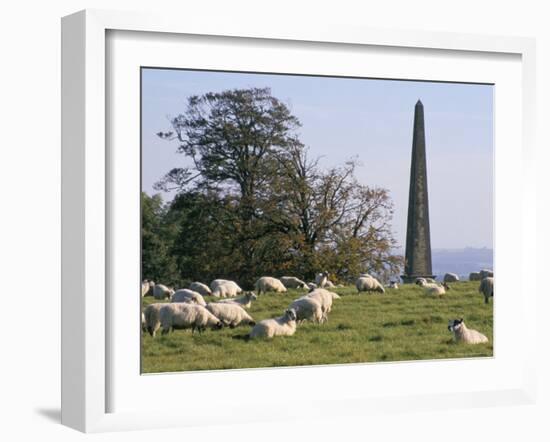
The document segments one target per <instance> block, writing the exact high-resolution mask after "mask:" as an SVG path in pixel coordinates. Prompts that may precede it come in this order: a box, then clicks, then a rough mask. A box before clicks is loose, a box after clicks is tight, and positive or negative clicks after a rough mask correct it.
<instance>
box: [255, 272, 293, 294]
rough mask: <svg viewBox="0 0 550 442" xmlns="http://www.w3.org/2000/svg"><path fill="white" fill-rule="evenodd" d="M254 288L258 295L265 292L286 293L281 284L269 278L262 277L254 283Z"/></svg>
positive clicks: (275, 279)
mask: <svg viewBox="0 0 550 442" xmlns="http://www.w3.org/2000/svg"><path fill="white" fill-rule="evenodd" d="M255 287H256V291H257V292H258V294H260V295H261V294H262V293H267V292H275V293H284V292H286V287H285V286H284V285H283V283H282V282H281V281H280V280H278V279H277V278H272V277H271V276H262V277H261V278H260V279H258V280H257V281H256V284H255Z"/></svg>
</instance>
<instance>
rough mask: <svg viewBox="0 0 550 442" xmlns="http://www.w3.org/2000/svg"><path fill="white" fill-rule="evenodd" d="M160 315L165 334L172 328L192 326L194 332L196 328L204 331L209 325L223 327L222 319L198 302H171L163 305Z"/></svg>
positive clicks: (215, 327)
mask: <svg viewBox="0 0 550 442" xmlns="http://www.w3.org/2000/svg"><path fill="white" fill-rule="evenodd" d="M159 316H160V325H161V327H162V334H163V335H165V334H166V333H169V332H170V330H181V329H187V328H190V329H191V332H192V333H195V330H198V331H199V333H202V332H203V331H204V330H206V328H207V327H209V328H212V329H220V328H222V327H223V323H222V321H220V320H219V319H218V318H217V317H216V316H214V315H213V314H212V313H210V312H209V311H208V310H207V309H206V308H205V307H203V306H202V305H197V304H188V303H184V302H174V303H169V304H166V305H164V306H163V307H161V309H160V311H159Z"/></svg>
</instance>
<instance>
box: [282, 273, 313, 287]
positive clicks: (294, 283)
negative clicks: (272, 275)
mask: <svg viewBox="0 0 550 442" xmlns="http://www.w3.org/2000/svg"><path fill="white" fill-rule="evenodd" d="M281 282H282V283H283V285H284V286H285V287H286V288H287V289H307V284H306V283H305V282H304V281H302V280H301V279H298V278H296V277H294V276H282V277H281Z"/></svg>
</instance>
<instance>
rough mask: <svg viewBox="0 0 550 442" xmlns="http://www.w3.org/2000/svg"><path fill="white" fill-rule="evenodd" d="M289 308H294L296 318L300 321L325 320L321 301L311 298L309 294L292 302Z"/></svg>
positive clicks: (317, 322) (315, 321)
mask: <svg viewBox="0 0 550 442" xmlns="http://www.w3.org/2000/svg"><path fill="white" fill-rule="evenodd" d="M289 308H290V309H294V311H295V312H296V320H297V321H298V322H301V321H311V322H314V323H316V324H320V323H321V322H324V320H325V315H324V314H323V309H322V307H321V302H320V300H319V299H317V298H310V297H307V296H304V297H302V298H298V299H296V300H294V301H293V302H292V304H290V306H289Z"/></svg>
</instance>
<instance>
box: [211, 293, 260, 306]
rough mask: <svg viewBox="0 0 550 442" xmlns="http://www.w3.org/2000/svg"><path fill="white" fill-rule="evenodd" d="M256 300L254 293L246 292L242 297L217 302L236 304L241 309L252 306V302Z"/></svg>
mask: <svg viewBox="0 0 550 442" xmlns="http://www.w3.org/2000/svg"><path fill="white" fill-rule="evenodd" d="M256 299H258V297H257V296H256V293H254V292H246V293H245V294H244V295H243V296H239V297H238V298H229V299H222V300H221V301H217V302H218V303H221V304H229V303H231V304H238V305H240V306H241V307H242V308H250V306H251V305H252V301H255V300H256Z"/></svg>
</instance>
